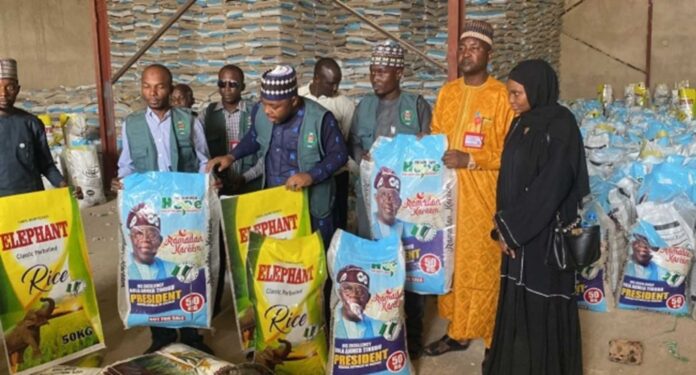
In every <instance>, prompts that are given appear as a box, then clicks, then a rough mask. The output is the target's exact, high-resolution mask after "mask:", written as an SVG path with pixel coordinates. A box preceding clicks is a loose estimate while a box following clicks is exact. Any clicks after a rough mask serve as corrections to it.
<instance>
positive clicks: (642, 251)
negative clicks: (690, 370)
mask: <svg viewBox="0 0 696 375" xmlns="http://www.w3.org/2000/svg"><path fill="white" fill-rule="evenodd" d="M662 86H663V85H662ZM602 91H604V92H606V90H602ZM625 93H626V94H627V95H626V99H625V100H623V101H617V102H613V101H612V100H603V101H600V100H579V101H575V102H572V103H569V106H570V108H571V109H572V110H573V111H574V113H575V115H576V117H577V118H578V122H579V123H580V126H581V131H582V134H583V137H584V141H585V149H586V153H587V165H588V171H589V173H590V179H591V181H590V183H591V190H592V194H591V200H590V201H589V202H586V204H585V211H584V214H583V219H584V221H585V223H586V224H596V223H599V224H600V226H601V227H602V245H603V246H602V249H603V254H602V257H601V258H600V260H599V261H598V262H597V263H596V264H594V265H593V266H591V267H588V268H587V269H584V270H581V272H579V276H578V288H577V289H578V292H579V293H578V298H579V302H580V305H581V306H582V307H586V308H589V309H591V310H596V311H606V310H607V309H608V306H610V305H611V304H610V303H608V301H607V298H608V299H612V291H613V292H614V297H613V299H615V300H616V302H617V305H618V306H619V308H623V309H643V310H649V311H659V312H665V313H669V314H674V315H685V314H688V312H689V303H688V301H689V299H692V300H693V298H694V296H693V292H694V290H695V288H690V287H689V282H690V281H691V282H693V280H694V277H691V275H690V274H691V272H693V271H692V267H691V263H692V259H693V252H694V249H696V241H695V239H694V223H695V222H696V189H694V188H693V187H692V186H694V182H696V158H695V157H696V148H695V147H694V146H692V145H693V144H694V135H693V134H694V129H696V122H694V121H690V122H684V121H680V120H679V119H678V115H679V108H678V106H677V105H676V104H678V102H677V101H672V100H663V99H660V100H656V104H658V105H653V103H652V102H651V100H650V95H649V93H648V91H647V89H645V88H644V85H641V84H634V85H630V86H629V87H628V88H627V89H626V90H625ZM656 94H657V92H656ZM661 95H662V94H661ZM661 95H660V96H661ZM658 97H659V96H658ZM605 99H606V98H605Z"/></svg>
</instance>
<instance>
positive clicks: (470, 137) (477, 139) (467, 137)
mask: <svg viewBox="0 0 696 375" xmlns="http://www.w3.org/2000/svg"><path fill="white" fill-rule="evenodd" d="M483 138H484V135H483V133H473V132H466V133H464V147H469V148H476V149H482V148H483Z"/></svg>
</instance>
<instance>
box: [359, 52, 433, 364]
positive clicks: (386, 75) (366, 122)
mask: <svg viewBox="0 0 696 375" xmlns="http://www.w3.org/2000/svg"><path fill="white" fill-rule="evenodd" d="M403 74H404V50H403V48H401V46H400V45H399V44H397V43H395V42H392V41H386V42H383V43H380V44H378V45H376V46H375V48H374V50H373V51H372V58H371V59H370V82H371V83H372V89H373V90H374V94H371V95H368V96H366V97H364V98H363V99H362V100H361V101H360V103H358V106H357V108H356V109H355V115H354V116H353V123H352V124H351V127H350V145H351V153H352V154H351V156H352V157H353V159H355V161H357V162H358V163H359V162H360V160H362V159H369V157H370V156H369V154H368V152H369V150H370V147H372V143H373V142H374V141H375V140H376V139H377V137H380V136H383V137H393V136H395V135H397V134H427V133H430V120H431V117H432V111H431V109H430V104H428V102H427V101H425V99H424V98H423V97H422V96H420V95H418V94H414V93H409V92H406V91H402V90H401V78H402V77H403ZM356 191H357V192H358V204H357V207H358V209H357V212H358V234H359V235H360V236H361V237H365V238H369V237H370V225H369V221H368V213H367V212H366V211H365V204H364V203H363V200H364V199H369V198H367V197H366V198H363V197H362V194H361V189H357V190H356ZM383 193H386V190H385V191H383ZM391 194H392V195H393V191H392V192H391ZM382 198H384V199H386V198H387V197H386V196H384V195H383V196H382ZM391 199H392V200H393V199H394V198H391ZM378 203H379V201H378ZM400 203H401V202H400V201H399V204H400ZM400 226H401V225H397V226H395V229H398V227H400ZM374 233H379V232H376V231H375V232H373V234H374ZM424 304H425V299H424V297H423V296H421V295H418V294H415V293H410V292H406V303H405V308H406V327H407V329H406V332H407V334H408V337H407V339H408V350H409V354H410V356H411V358H413V359H418V358H419V357H420V356H421V353H422V347H423V344H422V337H421V332H422V330H423V324H422V318H423V306H424Z"/></svg>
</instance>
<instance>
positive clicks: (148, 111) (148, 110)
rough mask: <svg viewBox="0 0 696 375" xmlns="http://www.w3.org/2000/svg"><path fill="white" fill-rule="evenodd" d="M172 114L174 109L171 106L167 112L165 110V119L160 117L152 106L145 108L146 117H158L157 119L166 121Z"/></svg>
mask: <svg viewBox="0 0 696 375" xmlns="http://www.w3.org/2000/svg"><path fill="white" fill-rule="evenodd" d="M171 115H172V109H171V108H169V109H168V110H167V112H165V114H164V118H163V119H160V118H159V116H157V114H156V113H155V111H153V110H152V108H150V107H147V108H146V109H145V116H146V117H152V118H154V119H156V120H157V121H165V120H166V119H168V118H169V117H170V116H171Z"/></svg>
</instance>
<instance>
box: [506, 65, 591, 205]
mask: <svg viewBox="0 0 696 375" xmlns="http://www.w3.org/2000/svg"><path fill="white" fill-rule="evenodd" d="M508 78H509V79H511V80H513V81H515V82H517V83H519V84H521V85H522V86H524V91H525V93H526V95H527V101H528V102H529V105H530V107H531V109H530V110H529V111H527V112H525V113H522V114H521V115H520V116H519V125H520V128H522V127H523V126H526V127H530V128H532V129H538V131H542V132H544V133H545V134H547V135H548V137H547V138H548V139H549V142H564V143H566V144H567V147H568V155H569V157H570V160H569V161H570V165H571V168H572V169H573V172H574V174H575V183H574V188H573V190H574V192H573V193H574V195H575V197H574V199H577V200H578V201H581V200H582V198H583V197H584V196H585V195H587V194H589V193H590V188H589V177H588V174H587V165H586V164H585V148H584V146H583V142H582V136H581V135H580V131H579V129H578V126H577V122H576V120H575V116H574V115H573V114H572V112H570V111H569V110H568V109H567V108H566V107H564V106H562V105H560V104H558V98H559V87H558V76H557V75H556V72H555V71H554V70H553V68H552V67H551V65H549V63H547V62H546V61H544V60H541V59H535V60H526V61H522V62H521V63H519V64H517V66H515V67H514V68H513V69H512V71H511V72H510V75H509V77H508Z"/></svg>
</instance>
